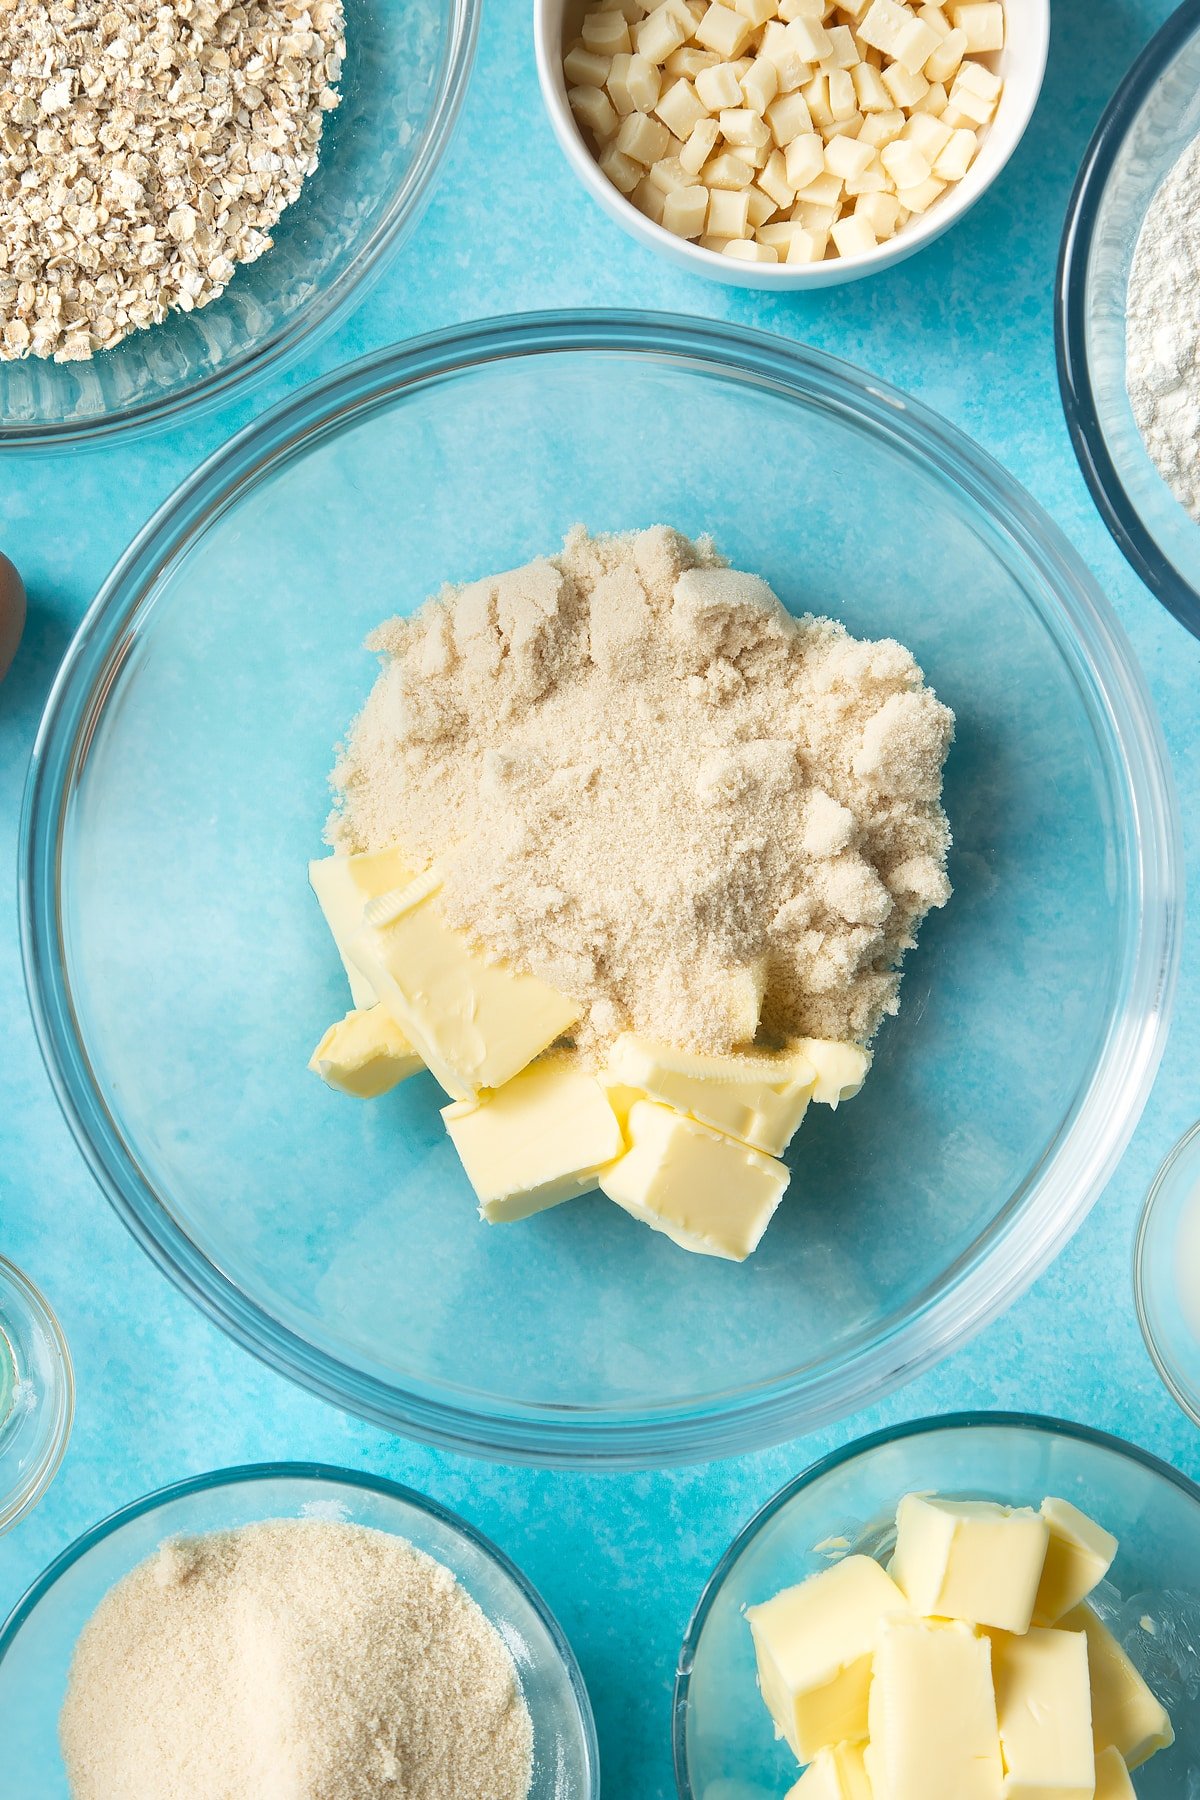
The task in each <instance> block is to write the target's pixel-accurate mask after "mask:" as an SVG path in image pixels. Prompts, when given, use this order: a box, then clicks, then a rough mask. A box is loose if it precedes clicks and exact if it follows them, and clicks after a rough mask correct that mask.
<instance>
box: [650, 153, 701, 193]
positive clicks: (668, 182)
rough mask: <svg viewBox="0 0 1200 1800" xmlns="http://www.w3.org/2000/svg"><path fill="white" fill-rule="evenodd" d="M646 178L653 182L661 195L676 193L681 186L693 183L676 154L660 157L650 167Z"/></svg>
mask: <svg viewBox="0 0 1200 1800" xmlns="http://www.w3.org/2000/svg"><path fill="white" fill-rule="evenodd" d="M647 180H649V181H651V182H653V184H654V186H655V187H656V188H657V189H658V191H659V193H660V194H663V195H666V194H677V193H679V192H680V190H681V189H682V188H686V187H691V186H692V185H693V181H692V177H691V176H690V175H689V174H688V172H687V170H686V169H685V168H684V166H683V164H682V163H681V162H680V160H679V158H678V157H677V156H663V157H660V158H659V160H658V162H656V163H655V164H654V166H653V167H652V168H651V170H650V172H649V175H648V176H647Z"/></svg>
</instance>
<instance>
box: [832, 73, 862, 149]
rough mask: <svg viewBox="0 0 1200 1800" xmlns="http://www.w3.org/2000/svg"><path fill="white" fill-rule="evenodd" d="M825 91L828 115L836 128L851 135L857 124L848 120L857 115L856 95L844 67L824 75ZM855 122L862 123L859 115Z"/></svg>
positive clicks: (852, 83)
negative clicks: (852, 123)
mask: <svg viewBox="0 0 1200 1800" xmlns="http://www.w3.org/2000/svg"><path fill="white" fill-rule="evenodd" d="M825 93H826V96H827V102H828V106H829V116H830V118H831V119H832V120H833V122H834V123H835V124H836V125H837V126H838V128H839V129H840V130H842V131H844V132H846V133H848V134H849V135H850V136H853V134H854V131H855V130H856V129H857V125H851V124H850V123H849V121H850V120H852V119H854V118H855V117H856V115H858V95H857V94H856V93H855V91H854V82H853V80H852V78H851V77H850V76H849V75H848V74H847V73H846V71H845V69H831V70H830V72H829V74H828V75H827V76H826V77H825ZM857 124H858V125H861V124H862V118H861V116H858V118H857Z"/></svg>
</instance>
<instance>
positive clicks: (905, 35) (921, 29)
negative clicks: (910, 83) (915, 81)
mask: <svg viewBox="0 0 1200 1800" xmlns="http://www.w3.org/2000/svg"><path fill="white" fill-rule="evenodd" d="M941 41H942V40H941V39H940V38H939V37H938V35H937V32H936V31H933V30H932V29H931V28H930V27H929V26H928V25H926V24H924V23H923V22H922V21H921V20H920V19H910V20H909V21H908V24H907V25H906V26H905V27H904V29H903V31H902V32H901V33H900V36H899V38H898V39H897V42H896V51H895V60H896V61H897V62H898V63H899V64H900V66H901V68H902V69H907V70H908V73H909V74H910V75H919V74H920V73H921V71H922V69H924V67H925V64H926V63H927V62H928V60H929V58H930V57H931V56H932V55H933V53H934V51H935V50H936V49H937V48H938V46H939V45H940V43H941Z"/></svg>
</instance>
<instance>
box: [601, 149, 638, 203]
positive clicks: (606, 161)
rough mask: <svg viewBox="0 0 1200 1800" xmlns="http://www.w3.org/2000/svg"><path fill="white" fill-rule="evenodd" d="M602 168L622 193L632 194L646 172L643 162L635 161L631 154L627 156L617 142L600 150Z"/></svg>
mask: <svg viewBox="0 0 1200 1800" xmlns="http://www.w3.org/2000/svg"><path fill="white" fill-rule="evenodd" d="M600 168H601V170H602V171H603V173H604V174H605V175H607V176H608V179H609V180H610V181H611V182H612V184H613V186H614V187H615V188H616V189H617V191H618V193H621V194H632V192H633V190H634V188H635V187H636V186H637V184H638V182H639V181H640V180H641V179H642V176H643V175H644V174H645V170H644V169H643V168H642V165H641V163H636V162H634V160H633V158H632V157H631V156H626V155H625V153H624V151H622V150H618V149H617V147H616V145H615V144H608V145H607V146H606V147H605V148H604V149H603V150H602V151H601V152H600Z"/></svg>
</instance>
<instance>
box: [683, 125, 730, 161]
mask: <svg viewBox="0 0 1200 1800" xmlns="http://www.w3.org/2000/svg"><path fill="white" fill-rule="evenodd" d="M720 135H721V128H720V126H719V125H718V124H717V121H716V120H715V119H709V118H704V119H701V120H700V123H699V124H698V125H695V126H694V127H693V128H692V133H691V136H690V137H689V138H688V141H687V143H686V144H685V145H684V146H683V149H682V150H681V151H680V152H679V161H680V163H681V164H682V165H683V167H684V168H685V169H686V170H687V172H688V174H689V175H698V174H699V173H700V171H701V169H702V168H703V167H704V165H705V163H706V162H707V161H708V159H709V157H710V156H711V155H712V153H713V151H714V149H715V148H716V144H717V139H718V138H719V137H720Z"/></svg>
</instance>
